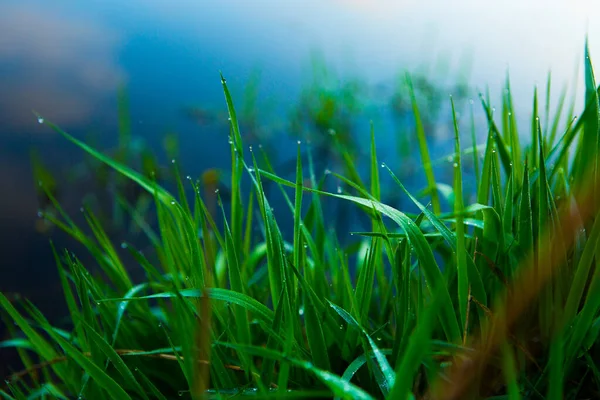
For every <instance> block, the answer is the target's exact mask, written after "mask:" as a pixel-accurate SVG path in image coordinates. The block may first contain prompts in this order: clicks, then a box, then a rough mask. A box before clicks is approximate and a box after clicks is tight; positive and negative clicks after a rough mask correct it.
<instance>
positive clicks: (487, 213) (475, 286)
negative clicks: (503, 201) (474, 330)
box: [388, 168, 498, 324]
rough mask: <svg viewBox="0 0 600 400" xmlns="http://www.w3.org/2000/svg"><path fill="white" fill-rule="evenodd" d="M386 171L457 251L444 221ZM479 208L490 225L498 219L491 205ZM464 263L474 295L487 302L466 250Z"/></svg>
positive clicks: (392, 174) (455, 242) (452, 248)
mask: <svg viewBox="0 0 600 400" xmlns="http://www.w3.org/2000/svg"><path fill="white" fill-rule="evenodd" d="M388 172H389V173H390V175H391V176H392V178H393V179H394V181H395V182H396V184H398V186H400V188H401V189H402V191H403V192H404V193H406V194H407V195H408V196H409V198H410V199H411V200H412V202H413V203H415V205H416V206H417V207H419V209H420V210H421V212H422V213H423V214H424V215H425V216H426V217H427V218H428V219H429V221H430V222H431V223H432V225H433V226H434V227H435V228H436V229H437V230H438V232H440V234H441V236H442V237H443V238H444V240H445V241H446V242H447V243H448V245H449V246H450V248H451V250H452V251H454V252H456V251H457V237H456V236H455V235H454V234H453V233H452V232H451V231H450V229H449V228H448V227H447V226H446V225H444V223H443V222H442V221H441V220H440V219H439V218H438V217H437V216H436V215H435V214H434V213H432V212H431V211H430V210H429V209H428V208H427V207H425V206H423V204H421V203H420V202H419V201H418V200H417V199H416V198H415V197H414V196H413V195H412V194H410V192H409V191H408V190H407V189H406V188H405V187H404V185H403V184H402V183H401V182H400V180H399V179H398V178H397V177H396V175H395V174H394V173H393V172H392V171H391V170H390V169H389V168H388ZM480 210H481V211H482V212H483V214H484V218H486V219H487V221H488V225H492V223H493V221H496V220H497V219H498V217H497V216H496V215H494V214H493V211H492V208H491V207H486V206H483V207H480ZM463 211H464V207H463V208H462V211H461V215H462V212H463ZM496 223H497V222H496ZM494 225H495V224H494ZM484 226H485V225H484ZM484 229H486V230H489V231H494V230H495V229H494V228H484ZM465 263H466V272H467V276H468V278H466V279H467V281H469V282H470V284H471V286H472V290H473V294H474V296H476V297H477V298H478V299H480V300H479V301H481V302H482V303H483V304H487V294H486V290H485V286H484V284H483V281H482V278H481V275H480V273H479V271H478V270H477V268H476V266H475V263H474V262H473V259H471V258H470V257H467V256H466V250H465ZM462 323H463V324H464V320H463V321H462Z"/></svg>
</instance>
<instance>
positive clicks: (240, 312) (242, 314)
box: [219, 200, 252, 366]
mask: <svg viewBox="0 0 600 400" xmlns="http://www.w3.org/2000/svg"><path fill="white" fill-rule="evenodd" d="M219 205H220V207H221V211H222V212H223V225H224V230H225V252H226V254H227V270H228V271H229V284H230V285H231V290H232V291H234V292H237V293H241V294H244V295H245V294H246V290H245V289H244V285H243V282H242V276H241V272H240V266H239V260H238V256H237V255H238V254H240V253H236V249H235V247H234V246H235V245H234V242H233V236H232V233H231V230H230V229H229V224H228V223H227V217H226V216H225V210H223V208H222V203H221V200H219ZM234 313H235V320H236V321H235V322H236V326H237V338H236V339H237V342H239V343H242V344H252V336H251V334H250V325H249V322H248V316H247V315H246V311H245V310H244V308H242V307H238V308H237V309H236V310H234ZM240 356H241V355H240ZM241 358H242V359H243V358H244V357H241ZM248 363H249V360H248V359H246V360H245V362H244V365H245V366H248V365H249V364H248Z"/></svg>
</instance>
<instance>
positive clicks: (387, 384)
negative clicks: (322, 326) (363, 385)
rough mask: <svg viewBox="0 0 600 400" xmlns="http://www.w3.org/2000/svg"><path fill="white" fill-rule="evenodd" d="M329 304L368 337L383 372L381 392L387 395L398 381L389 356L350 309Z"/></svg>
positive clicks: (348, 322) (349, 323)
mask: <svg viewBox="0 0 600 400" xmlns="http://www.w3.org/2000/svg"><path fill="white" fill-rule="evenodd" d="M329 305H330V306H331V308H333V309H334V310H335V312H336V313H338V315H339V316H340V317H342V318H343V319H344V321H346V323H347V324H348V325H350V326H352V327H354V328H355V329H358V330H359V331H360V332H361V333H362V334H363V335H364V337H365V338H366V339H367V341H368V343H369V345H370V346H371V350H372V351H373V354H375V358H376V360H377V365H378V367H379V368H380V370H381V373H382V374H383V378H384V380H383V382H382V385H381V386H380V389H381V392H382V393H383V395H384V396H387V395H388V394H389V391H390V390H391V388H392V387H393V386H394V382H395V381H396V373H395V372H394V370H393V369H392V367H391V366H390V363H389V362H388V360H387V358H386V357H385V355H384V354H383V353H382V352H381V350H380V349H379V347H377V345H376V344H375V341H374V340H373V339H372V338H371V336H370V335H369V334H368V333H367V331H365V329H364V328H363V327H362V326H361V325H360V324H359V323H358V322H357V321H356V319H354V317H353V316H352V315H351V314H350V313H349V312H348V311H346V310H344V309H343V308H341V307H339V306H337V305H336V304H334V303H332V302H331V301H329ZM367 350H368V349H366V348H365V351H367Z"/></svg>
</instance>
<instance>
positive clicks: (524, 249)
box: [0, 46, 600, 400]
mask: <svg viewBox="0 0 600 400" xmlns="http://www.w3.org/2000/svg"><path fill="white" fill-rule="evenodd" d="M585 76H586V79H585V82H586V85H585V100H586V102H585V104H586V107H585V109H584V110H583V111H582V113H581V114H580V116H579V118H578V119H577V120H576V121H573V116H572V115H569V114H567V115H564V114H562V110H563V104H564V102H565V95H564V93H565V92H564V91H563V94H562V95H561V98H560V99H559V107H558V109H557V112H556V114H555V115H551V111H550V106H549V104H550V101H549V100H547V101H546V103H545V105H544V106H545V107H544V110H543V112H538V110H537V108H538V99H537V93H538V92H537V91H536V92H535V93H536V94H535V95H534V99H535V100H534V111H533V113H532V120H531V128H530V129H531V132H527V133H524V132H519V130H518V127H517V125H516V117H515V111H516V110H514V109H513V106H512V99H511V95H510V83H509V81H508V79H507V83H506V89H507V90H506V92H505V94H504V96H503V100H502V108H501V112H500V115H495V114H494V113H493V110H492V109H491V107H490V104H489V100H488V99H485V98H484V97H483V96H482V97H481V107H482V111H481V112H483V115H484V116H485V117H486V118H487V120H488V134H487V135H486V137H487V139H486V142H485V143H483V147H481V148H482V149H483V161H482V163H481V164H479V157H474V159H475V160H476V163H475V166H474V170H475V171H476V174H475V176H476V180H477V181H476V182H475V183H476V188H477V189H476V190H477V193H476V202H475V203H472V204H471V203H469V202H468V201H467V200H466V198H467V197H466V196H465V193H464V190H463V183H464V181H465V178H464V177H463V169H464V168H465V164H467V163H470V162H471V161H470V160H468V159H464V158H463V154H464V153H465V150H473V151H477V150H476V149H478V148H480V146H478V145H477V144H476V143H475V140H474V137H475V135H474V133H473V132H472V130H471V129H470V127H469V129H468V130H466V131H464V132H463V131H461V127H460V125H459V123H458V119H457V116H456V112H455V108H454V102H453V100H452V99H449V100H448V101H449V102H451V107H452V108H451V109H452V115H450V116H449V117H451V118H452V121H453V124H452V127H453V129H454V149H449V151H453V153H454V156H453V159H452V161H453V162H452V166H451V168H452V182H450V183H448V186H449V187H450V188H451V189H450V192H449V195H445V196H441V195H440V193H439V192H438V191H437V190H438V189H437V188H438V187H439V183H440V182H439V177H438V178H436V177H435V176H434V174H433V168H432V163H431V161H430V159H429V150H428V147H427V141H426V140H425V133H426V132H425V130H424V126H423V124H422V123H421V122H420V117H419V115H420V113H419V107H420V106H419V104H418V101H417V99H416V97H415V96H414V93H413V92H411V96H410V98H411V104H412V109H413V111H414V116H415V121H416V122H417V131H416V135H417V139H418V142H419V149H420V154H421V157H422V161H423V165H424V168H425V171H424V172H425V176H426V187H425V188H424V189H425V192H424V193H425V194H424V195H423V196H414V195H413V194H411V193H410V192H408V191H407V190H406V189H405V187H404V185H403V184H402V183H401V181H400V180H399V179H398V178H397V177H396V175H395V173H394V171H392V169H391V168H388V167H387V165H386V164H382V163H381V161H380V160H378V158H377V154H376V151H375V149H376V139H377V134H376V133H377V131H376V126H372V131H371V136H370V151H369V152H368V154H369V158H370V160H369V163H368V165H366V166H365V167H366V168H367V169H368V170H369V175H368V177H369V179H368V182H366V183H365V182H363V181H362V180H361V177H360V174H359V173H358V168H359V167H360V166H356V165H354V164H353V157H352V156H350V155H349V154H348V153H347V150H346V148H345V147H344V146H340V147H336V148H337V149H338V151H339V153H338V155H339V157H340V160H342V164H343V169H344V171H345V172H346V173H348V175H349V176H342V175H339V174H337V173H335V172H334V173H331V174H325V175H323V176H318V175H316V174H315V168H314V164H313V158H312V156H311V154H310V148H309V147H308V146H307V145H304V144H300V143H299V145H298V160H297V163H296V166H295V170H296V174H295V179H294V180H287V179H284V178H283V177H282V176H281V175H278V173H277V171H275V170H274V169H273V168H272V166H271V164H270V163H269V161H268V158H267V156H266V154H265V153H264V152H262V151H259V149H254V150H253V151H252V149H251V151H250V152H249V153H248V152H246V151H245V147H244V143H243V141H244V134H243V132H241V131H240V128H239V125H238V118H237V115H236V111H235V107H234V100H233V98H234V96H233V95H232V94H231V93H230V91H229V89H228V87H227V84H226V81H225V79H224V78H222V83H223V90H224V94H225V101H226V107H227V111H228V114H229V117H230V121H231V126H230V134H231V171H230V172H231V175H230V176H231V182H230V186H231V201H230V202H229V204H228V207H225V206H224V203H223V202H222V200H221V197H220V194H219V193H213V192H212V190H211V191H208V190H206V189H207V188H206V187H203V184H202V183H201V182H193V181H191V180H190V181H189V182H182V181H181V180H180V179H177V185H176V190H175V194H173V193H171V192H169V191H167V190H166V189H164V188H163V187H161V186H160V185H159V183H158V182H157V181H156V180H155V179H154V178H153V175H152V174H148V173H141V172H138V171H136V170H134V169H133V168H131V167H129V166H128V165H127V163H125V162H124V161H123V160H118V159H116V158H111V157H109V156H106V155H104V154H102V153H100V152H98V151H97V150H95V149H94V148H92V147H90V146H89V145H87V144H86V143H84V142H82V141H80V140H78V139H76V138H74V137H73V136H71V135H69V134H68V133H67V132H64V131H63V130H61V129H60V128H59V127H58V126H57V125H55V124H53V123H51V122H48V121H45V124H46V125H48V126H49V127H50V128H52V129H54V130H55V131H56V132H58V133H59V134H60V135H62V136H63V137H64V138H65V140H67V141H70V142H71V143H73V144H74V145H76V146H77V147H79V148H80V149H81V150H83V151H84V152H86V153H87V154H89V155H91V156H92V157H93V158H95V159H96V160H97V161H98V162H101V163H103V164H105V165H106V166H108V167H110V168H112V169H113V170H115V171H116V172H117V173H118V174H119V175H120V176H121V177H122V178H123V179H128V180H130V181H132V182H134V183H135V184H137V185H139V187H141V188H143V189H144V190H145V191H146V192H147V193H148V194H149V195H150V196H151V197H152V198H153V200H154V203H155V211H156V219H157V224H156V226H150V225H147V224H145V223H144V222H143V220H141V219H140V218H135V215H134V216H133V217H134V218H133V219H134V220H135V221H138V222H139V223H140V229H141V231H142V232H144V233H145V234H146V236H147V242H148V243H149V244H150V245H151V246H152V248H153V256H154V257H153V258H150V257H147V256H146V253H144V254H143V253H142V252H141V251H139V250H137V249H136V248H134V247H133V246H132V245H129V244H127V243H123V244H122V246H121V247H123V249H119V246H118V245H117V246H115V244H114V243H113V241H112V240H111V238H110V237H109V235H108V234H107V232H106V231H105V230H104V228H103V226H102V224H101V223H100V221H99V220H98V219H97V218H96V216H95V215H94V213H93V212H91V211H90V210H87V209H86V210H84V211H85V212H84V216H85V220H86V223H87V227H82V226H78V225H77V224H76V222H74V221H73V220H72V219H71V218H70V217H69V215H68V214H67V213H66V212H65V211H64V210H63V209H62V208H61V207H60V204H59V203H58V201H56V199H55V197H54V196H53V194H52V187H44V185H43V184H42V190H45V192H46V195H47V197H48V199H49V201H50V202H51V203H53V206H54V207H55V210H56V211H55V212H48V213H45V214H44V217H45V218H46V219H47V220H48V221H49V222H51V223H53V224H55V225H56V226H58V227H59V228H61V229H62V230H64V231H66V232H67V233H69V234H70V235H71V236H72V237H73V238H74V239H75V240H77V241H78V242H80V243H81V244H83V246H84V247H85V249H87V250H88V251H89V252H90V253H91V254H92V255H93V257H94V259H95V260H96V265H90V266H84V265H82V262H81V261H80V260H79V258H78V257H77V255H75V254H73V253H71V252H69V251H62V252H61V251H59V250H58V249H55V259H56V264H57V267H58V270H59V275H60V279H61V282H62V286H63V289H64V294H65V301H66V304H67V306H68V310H69V314H70V319H71V321H72V323H73V325H72V327H71V329H70V330H68V331H65V330H62V329H58V328H57V327H56V326H53V325H52V324H51V322H49V321H48V320H46V318H44V316H43V315H42V314H41V313H40V312H39V311H38V310H37V308H36V307H35V305H33V304H31V303H29V302H27V301H24V302H20V303H16V304H13V302H10V301H9V300H8V298H7V297H6V296H5V295H4V294H0V308H1V309H2V310H3V313H2V316H3V318H4V320H5V321H7V322H9V321H10V322H14V324H15V325H16V327H14V328H12V327H11V328H10V330H11V332H12V333H13V338H12V339H9V340H6V341H4V342H0V347H3V348H14V349H16V350H17V351H18V352H19V355H20V357H21V360H22V363H23V365H24V367H25V369H24V370H23V371H20V372H16V373H15V374H14V375H12V376H10V377H7V380H6V383H5V385H4V386H2V388H1V389H0V397H2V398H6V399H34V398H74V397H77V396H81V397H83V398H88V399H104V398H115V399H129V398H136V399H137V398H141V399H149V398H157V399H164V398H186V397H187V398H203V397H209V398H217V397H218V398H227V397H231V396H235V395H237V396H253V397H254V398H256V397H260V398H267V397H268V398H271V397H276V398H289V397H291V398H299V397H321V398H322V397H325V398H327V397H336V398H347V399H361V398H362V399H372V398H387V399H409V398H440V399H480V398H494V399H511V400H512V399H521V398H527V399H538V398H550V399H579V398H595V397H598V396H599V395H600V370H599V368H598V366H597V365H596V364H595V361H594V359H595V358H596V357H597V356H598V351H599V350H600V343H599V342H598V336H599V334H600V313H599V311H600V279H599V278H600V269H598V268H597V266H596V263H595V258H596V257H598V256H600V244H599V239H600V219H598V218H596V216H597V215H598V201H597V198H598V182H599V179H598V171H597V170H598V161H597V160H598V150H599V146H600V139H599V137H600V136H599V123H598V115H599V102H598V90H599V89H598V88H597V87H596V83H595V80H594V75H593V69H592V64H591V61H590V58H589V54H588V52H587V46H586V58H585ZM407 83H408V86H409V87H410V88H412V84H411V80H410V78H409V77H408V76H407ZM550 86H551V84H550V77H548V83H547V87H546V93H547V94H549V93H550ZM123 107H124V106H123ZM519 111H520V110H519ZM471 119H472V117H471ZM497 120H498V121H499V122H496V121H497ZM561 121H566V123H565V122H561ZM122 122H123V123H122V126H121V127H120V128H121V132H122V135H125V136H127V135H129V131H128V127H127V121H126V120H123V121H122ZM321 122H322V123H325V122H323V121H321ZM549 124H550V126H548V125H549ZM561 124H562V125H563V126H562V128H561ZM125 136H122V137H125ZM523 137H530V138H531V140H529V139H528V140H527V143H525V142H523V141H522V140H521V138H523ZM465 141H466V144H465V145H463V143H465ZM302 151H304V152H306V151H308V155H309V156H308V159H307V160H306V159H304V158H303V157H302V156H301V153H302ZM570 154H574V155H575V157H571V158H570V157H569V155H570ZM174 168H175V171H176V172H177V166H176V165H175V166H174ZM385 175H389V178H390V179H389V181H390V182H392V184H393V185H394V187H393V188H388V189H389V190H388V191H396V192H398V193H401V194H402V195H403V196H405V198H406V199H407V200H409V201H410V202H412V203H414V206H415V207H416V209H417V210H419V211H418V214H411V213H407V212H403V211H402V210H399V209H396V208H394V207H391V206H390V205H387V204H384V203H382V192H383V190H382V184H381V179H382V177H383V176H385ZM332 177H333V178H335V179H339V180H340V181H341V182H342V183H343V184H344V188H346V189H345V190H344V191H343V192H341V193H339V192H335V193H331V192H328V191H326V190H325V189H324V188H325V187H326V186H325V180H326V179H332ZM386 178H387V177H386ZM243 182H245V183H248V182H249V183H250V186H251V190H250V191H244V190H242V183H243ZM267 183H269V184H271V185H275V186H276V187H278V188H279V189H280V191H281V194H282V196H283V199H284V206H286V207H287V208H288V209H289V214H288V215H289V218H290V220H291V221H293V229H292V231H291V232H284V231H282V229H280V223H279V221H278V220H277V218H276V216H275V214H274V212H273V208H272V205H271V203H270V199H269V198H268V196H266V194H265V188H264V187H265V185H266V184H267ZM190 189H191V192H192V193H193V196H191V197H190V196H187V195H186V193H189V192H190ZM325 197H329V198H332V199H331V200H333V201H337V202H350V203H352V204H353V206H354V207H355V208H356V209H357V210H360V212H363V213H365V215H367V216H368V217H369V218H370V220H371V231H369V232H355V233H353V234H354V237H353V238H354V242H353V243H352V244H350V245H348V246H342V245H341V244H340V243H342V242H344V240H342V239H343V238H345V237H346V235H348V234H349V233H350V232H336V231H335V230H333V229H328V227H329V226H330V223H329V216H328V215H326V214H325V213H324V211H323V204H322V201H323V199H324V198H325ZM444 210H448V211H444ZM255 226H259V227H260V230H259V231H258V232H257V231H255V230H254V229H253V227H255ZM53 248H54V247H53ZM126 259H128V260H134V261H135V262H136V264H138V265H139V266H140V268H142V269H143V270H144V272H145V279H144V280H142V281H139V280H135V279H133V278H132V276H131V275H130V272H129V271H128V269H127V268H126V266H125V265H126V261H125V260H126ZM98 268H99V269H100V271H101V273H99V274H91V273H90V272H89V271H90V270H92V269H94V270H97V269H98ZM9 325H12V323H11V324H9Z"/></svg>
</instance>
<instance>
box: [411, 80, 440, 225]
mask: <svg viewBox="0 0 600 400" xmlns="http://www.w3.org/2000/svg"><path fill="white" fill-rule="evenodd" d="M406 84H407V85H408V90H409V94H410V100H411V103H412V110H413V115H414V118H415V125H416V129H417V139H418V141H419V150H420V151H421V159H422V161H423V166H424V167H423V168H424V169H425V176H426V177H427V186H428V188H427V191H428V193H427V194H428V195H430V196H431V204H432V206H433V212H434V213H435V214H439V213H440V212H441V211H442V208H441V206H440V198H439V195H438V192H437V188H436V184H435V175H434V174H433V167H432V165H431V159H430V157H429V148H428V146H427V138H426V136H425V129H424V128H423V122H422V121H421V113H420V111H419V105H418V104H417V98H416V96H415V90H414V88H413V84H412V79H411V78H410V75H409V74H408V73H406Z"/></svg>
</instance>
